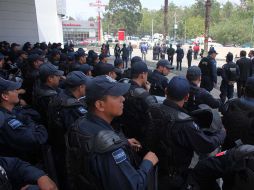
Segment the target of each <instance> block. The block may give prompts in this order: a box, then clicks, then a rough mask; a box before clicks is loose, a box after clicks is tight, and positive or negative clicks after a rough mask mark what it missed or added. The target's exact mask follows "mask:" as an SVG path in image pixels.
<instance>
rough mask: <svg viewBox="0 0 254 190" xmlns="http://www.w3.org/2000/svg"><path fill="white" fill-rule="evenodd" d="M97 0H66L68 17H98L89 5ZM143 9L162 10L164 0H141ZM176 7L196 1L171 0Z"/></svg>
mask: <svg viewBox="0 0 254 190" xmlns="http://www.w3.org/2000/svg"><path fill="white" fill-rule="evenodd" d="M95 1H96V0H66V8H67V15H68V16H72V17H74V18H82V19H88V18H89V17H91V16H92V17H95V16H97V9H96V8H93V7H89V3H93V2H95ZM101 1H102V3H103V4H107V3H108V2H109V0H101ZM140 1H141V4H142V6H143V7H145V8H148V9H160V7H161V6H162V5H163V3H164V0H140ZM218 1H219V2H221V3H225V2H227V0H218ZM229 1H230V2H232V3H239V2H240V0H229ZM169 2H173V3H175V4H176V5H180V6H190V5H192V4H193V3H194V2H195V0H173V1H172V0H169Z"/></svg>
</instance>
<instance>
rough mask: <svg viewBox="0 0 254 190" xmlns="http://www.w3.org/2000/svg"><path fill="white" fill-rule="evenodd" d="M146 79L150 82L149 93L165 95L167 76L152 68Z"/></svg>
mask: <svg viewBox="0 0 254 190" xmlns="http://www.w3.org/2000/svg"><path fill="white" fill-rule="evenodd" d="M148 81H149V82H150V83H151V89H150V93H151V95H156V96H165V89H166V87H167V85H168V79H167V77H165V76H164V75H163V74H162V73H160V72H159V71H157V70H154V71H153V73H152V74H151V75H150V76H149V78H148Z"/></svg>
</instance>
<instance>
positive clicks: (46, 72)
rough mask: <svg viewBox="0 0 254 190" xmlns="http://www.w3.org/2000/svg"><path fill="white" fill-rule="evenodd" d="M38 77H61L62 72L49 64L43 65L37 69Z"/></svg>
mask: <svg viewBox="0 0 254 190" xmlns="http://www.w3.org/2000/svg"><path fill="white" fill-rule="evenodd" d="M39 73H40V76H43V77H47V76H50V75H56V76H63V74H64V72H63V71H61V70H58V69H56V67H55V66H54V65H53V64H51V63H44V64H42V65H41V66H40V68H39Z"/></svg>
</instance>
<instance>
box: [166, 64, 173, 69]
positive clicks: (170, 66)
mask: <svg viewBox="0 0 254 190" xmlns="http://www.w3.org/2000/svg"><path fill="white" fill-rule="evenodd" d="M166 67H167V68H168V69H170V70H174V69H175V67H173V66H172V65H166Z"/></svg>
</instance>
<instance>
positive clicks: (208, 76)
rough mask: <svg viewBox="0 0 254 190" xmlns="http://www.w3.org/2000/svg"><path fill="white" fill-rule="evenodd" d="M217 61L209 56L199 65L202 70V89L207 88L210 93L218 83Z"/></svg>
mask: <svg viewBox="0 0 254 190" xmlns="http://www.w3.org/2000/svg"><path fill="white" fill-rule="evenodd" d="M216 65H217V63H216V61H215V60H214V59H212V58H211V57H210V55H209V56H207V57H205V58H203V59H202V60H201V61H200V63H199V65H198V66H199V68H200V69H201V73H202V77H201V84H200V87H201V88H205V89H206V90H207V91H208V92H211V91H212V89H213V87H214V84H216V83H217V68H216Z"/></svg>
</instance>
